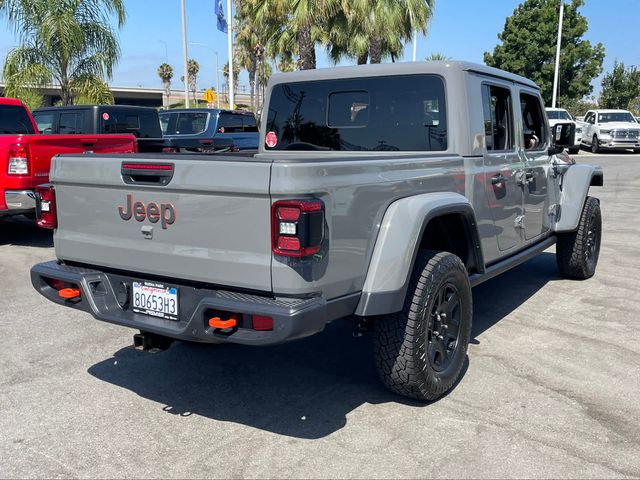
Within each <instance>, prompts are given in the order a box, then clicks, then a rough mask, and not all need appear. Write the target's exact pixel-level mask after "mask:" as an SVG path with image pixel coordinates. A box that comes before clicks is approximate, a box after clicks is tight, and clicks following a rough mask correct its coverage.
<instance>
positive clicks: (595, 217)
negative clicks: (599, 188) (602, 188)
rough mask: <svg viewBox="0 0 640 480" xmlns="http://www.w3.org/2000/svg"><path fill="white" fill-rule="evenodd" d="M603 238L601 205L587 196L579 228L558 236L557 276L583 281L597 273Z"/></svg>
mask: <svg viewBox="0 0 640 480" xmlns="http://www.w3.org/2000/svg"><path fill="white" fill-rule="evenodd" d="M601 238H602V214H601V212H600V202H598V200H597V199H596V198H594V197H587V199H586V201H585V203H584V208H583V209H582V215H581V216H580V222H579V223H578V229H577V230H576V231H575V232H569V233H561V234H560V235H558V243H557V245H556V260H557V263H558V269H559V270H560V273H561V274H562V275H563V276H565V277H567V278H575V279H577V280H585V279H587V278H591V277H592V276H593V275H594V274H595V273H596V266H597V265H598V257H599V256H600V241H601Z"/></svg>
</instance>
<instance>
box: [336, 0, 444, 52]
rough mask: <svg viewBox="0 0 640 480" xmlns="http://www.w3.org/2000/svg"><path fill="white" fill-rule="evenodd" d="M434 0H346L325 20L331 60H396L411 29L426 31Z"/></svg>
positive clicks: (409, 35) (412, 32)
mask: <svg viewBox="0 0 640 480" xmlns="http://www.w3.org/2000/svg"><path fill="white" fill-rule="evenodd" d="M433 4H434V0H347V1H346V2H345V3H343V6H342V9H341V10H340V11H339V12H338V14H337V15H335V16H333V17H332V18H330V19H329V21H328V22H327V28H326V30H325V37H324V38H325V43H326V44H327V50H328V52H329V55H330V57H331V58H332V59H333V60H334V62H336V63H337V62H338V61H340V60H341V59H342V58H343V57H350V58H355V59H357V62H358V64H364V63H367V60H369V61H370V62H371V63H380V62H381V61H382V59H383V58H384V57H391V59H392V60H395V59H396V58H398V57H399V56H400V55H402V51H403V49H404V44H405V43H406V42H409V41H411V39H412V38H413V35H414V32H416V31H418V32H422V33H426V32H427V24H428V21H429V18H431V15H432V14H433Z"/></svg>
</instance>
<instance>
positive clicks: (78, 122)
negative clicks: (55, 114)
mask: <svg viewBox="0 0 640 480" xmlns="http://www.w3.org/2000/svg"><path fill="white" fill-rule="evenodd" d="M59 124H60V128H59V129H58V130H59V132H60V134H61V135H75V134H78V133H84V131H83V128H82V113H81V112H71V113H61V114H60V120H59Z"/></svg>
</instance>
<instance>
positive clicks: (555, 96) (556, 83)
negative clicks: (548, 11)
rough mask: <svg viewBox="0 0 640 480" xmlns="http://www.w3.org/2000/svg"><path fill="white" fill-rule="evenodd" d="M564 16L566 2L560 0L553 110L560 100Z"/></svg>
mask: <svg viewBox="0 0 640 480" xmlns="http://www.w3.org/2000/svg"><path fill="white" fill-rule="evenodd" d="M563 16H564V0H560V21H559V22H558V45H557V46H556V71H555V73H554V74H553V96H552V97H553V98H552V100H551V108H556V100H557V98H558V74H559V70H560V46H561V43H562V17H563Z"/></svg>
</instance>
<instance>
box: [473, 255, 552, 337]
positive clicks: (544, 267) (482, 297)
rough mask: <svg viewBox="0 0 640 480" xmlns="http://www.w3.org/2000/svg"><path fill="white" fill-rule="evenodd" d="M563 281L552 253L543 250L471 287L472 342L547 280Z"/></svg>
mask: <svg viewBox="0 0 640 480" xmlns="http://www.w3.org/2000/svg"><path fill="white" fill-rule="evenodd" d="M558 280H564V279H563V277H561V276H560V272H559V271H558V266H557V264H556V255H555V253H550V252H544V253H541V254H540V255H538V256H537V257H535V258H533V259H531V260H529V261H528V262H525V263H524V264H522V265H520V266H518V267H516V268H514V269H513V270H509V271H508V272H505V273H503V274H501V275H498V276H497V277H495V278H493V279H491V280H489V281H487V282H485V283H482V284H480V285H478V286H477V287H476V288H474V289H473V327H472V329H471V338H472V343H480V342H479V341H478V340H477V337H478V336H479V335H481V334H482V333H483V332H485V331H486V330H488V329H490V328H491V327H493V326H494V325H495V324H496V323H498V322H499V321H500V320H502V319H503V318H504V317H506V316H508V315H509V314H510V313H511V312H512V311H514V310H515V309H516V308H518V307H519V306H520V305H522V304H523V303H524V302H526V301H527V300H528V299H529V298H531V297H532V296H533V295H534V294H535V293H536V292H538V290H540V289H541V288H543V287H544V286H545V285H546V284H547V283H550V282H554V281H558Z"/></svg>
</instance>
